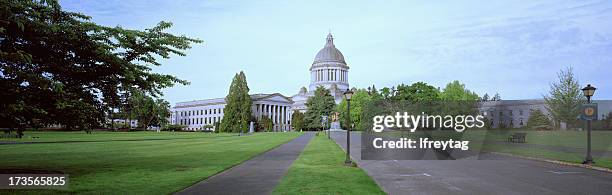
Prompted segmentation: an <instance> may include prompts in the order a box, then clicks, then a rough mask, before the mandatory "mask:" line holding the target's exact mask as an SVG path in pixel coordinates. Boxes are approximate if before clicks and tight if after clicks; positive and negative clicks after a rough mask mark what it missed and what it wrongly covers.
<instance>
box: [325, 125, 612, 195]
mask: <svg viewBox="0 0 612 195" xmlns="http://www.w3.org/2000/svg"><path fill="white" fill-rule="evenodd" d="M332 137H333V138H334V140H335V141H336V142H337V143H338V144H339V145H340V146H342V147H343V148H345V147H346V132H332ZM490 155H491V156H487V157H486V158H487V159H491V160H361V134H360V133H351V157H352V158H353V159H354V160H355V161H356V162H357V164H358V165H359V167H361V168H362V169H364V170H365V171H366V172H367V173H368V175H370V177H372V179H374V180H375V181H376V183H378V185H379V186H381V188H383V190H384V191H385V192H387V193H389V194H610V192H612V174H610V173H606V172H602V171H597V170H591V169H585V168H580V167H572V166H564V165H558V164H553V163H547V162H540V161H534V160H526V159H522V158H514V157H508V156H502V155H492V154H490ZM480 157H483V156H482V155H481V156H480Z"/></svg>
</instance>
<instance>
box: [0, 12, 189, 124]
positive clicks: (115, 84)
mask: <svg viewBox="0 0 612 195" xmlns="http://www.w3.org/2000/svg"><path fill="white" fill-rule="evenodd" d="M0 10H2V11H0V72H1V74H0V96H1V97H2V101H0V110H2V112H0V127H8V128H19V129H23V128H25V127H28V126H33V123H34V122H36V123H39V122H40V123H44V124H62V125H65V126H66V127H68V128H81V129H83V128H90V127H96V126H101V125H102V123H103V122H104V121H105V119H104V115H105V112H107V111H108V110H111V109H112V108H117V107H119V106H120V104H121V103H120V100H121V98H120V95H121V94H124V93H127V92H129V91H130V90H131V89H138V90H141V91H144V92H146V93H148V94H151V95H153V96H157V95H161V89H163V88H166V87H170V86H173V85H174V84H175V83H180V84H188V82H187V81H184V80H181V79H178V78H176V77H175V76H172V75H166V74H159V73H155V72H152V71H151V67H152V66H159V65H161V64H160V62H159V59H161V58H169V57H170V56H171V55H172V54H175V55H179V56H184V55H185V53H184V51H185V50H186V49H188V48H190V46H191V44H193V43H200V42H201V41H200V40H197V39H192V38H188V37H185V36H175V35H172V34H170V33H167V32H165V31H166V30H167V29H168V28H170V27H171V26H172V24H171V23H169V22H160V23H159V24H158V25H157V26H155V27H153V28H149V29H145V30H132V29H124V28H122V27H107V26H101V25H98V24H95V23H93V22H91V21H90V17H89V16H86V15H83V14H80V13H74V12H67V11H63V10H62V8H61V7H60V5H59V3H58V2H57V1H56V0H46V1H27V0H26V1H21V0H6V1H2V2H0ZM124 100H126V99H124Z"/></svg>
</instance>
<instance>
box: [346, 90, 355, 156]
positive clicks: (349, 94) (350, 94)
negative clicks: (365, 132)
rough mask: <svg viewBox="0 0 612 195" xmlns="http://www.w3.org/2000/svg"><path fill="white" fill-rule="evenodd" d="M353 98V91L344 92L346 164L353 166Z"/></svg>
mask: <svg viewBox="0 0 612 195" xmlns="http://www.w3.org/2000/svg"><path fill="white" fill-rule="evenodd" d="M351 97H353V91H351V90H350V89H347V90H346V92H344V98H346V127H347V129H346V160H345V161H344V164H345V165H347V166H352V165H353V162H352V161H351Z"/></svg>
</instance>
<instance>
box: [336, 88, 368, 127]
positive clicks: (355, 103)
mask: <svg viewBox="0 0 612 195" xmlns="http://www.w3.org/2000/svg"><path fill="white" fill-rule="evenodd" d="M372 99H373V96H372V95H370V94H368V91H366V90H363V89H358V90H356V91H354V92H353V96H352V97H351V108H350V109H351V123H352V124H355V125H356V126H357V125H358V124H361V116H362V113H363V109H364V106H365V105H366V104H367V103H369V102H370V101H372ZM346 106H347V102H346V99H342V102H340V104H338V106H337V107H336V112H338V113H340V124H342V128H343V129H346V128H347V127H348V125H351V124H346V116H347V115H346V114H347V113H346ZM353 130H360V129H359V128H357V129H353Z"/></svg>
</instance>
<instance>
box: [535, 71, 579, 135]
mask: <svg viewBox="0 0 612 195" xmlns="http://www.w3.org/2000/svg"><path fill="white" fill-rule="evenodd" d="M557 77H558V79H559V80H558V81H557V83H552V84H551V85H550V92H549V95H548V96H544V101H545V103H546V108H547V109H548V111H549V112H550V114H551V115H552V118H553V119H554V122H555V126H557V127H558V126H559V125H560V123H561V122H564V123H566V124H567V126H568V127H573V126H575V125H576V122H577V119H576V118H577V117H578V115H579V114H580V108H579V107H580V105H581V104H582V103H583V102H584V101H585V97H584V96H583V95H582V90H581V88H580V84H579V83H578V80H577V79H576V78H575V76H574V72H573V70H572V68H571V67H570V68H567V69H566V70H561V71H560V72H559V73H558V74H557Z"/></svg>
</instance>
